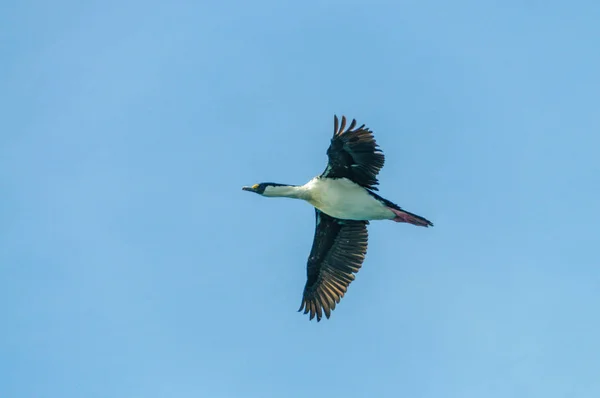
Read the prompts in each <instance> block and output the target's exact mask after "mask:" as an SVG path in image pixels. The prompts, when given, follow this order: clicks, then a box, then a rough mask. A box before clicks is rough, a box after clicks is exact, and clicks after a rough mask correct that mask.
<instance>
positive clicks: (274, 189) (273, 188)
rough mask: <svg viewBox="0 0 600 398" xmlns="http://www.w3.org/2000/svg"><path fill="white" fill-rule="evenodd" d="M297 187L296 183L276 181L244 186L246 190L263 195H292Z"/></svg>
mask: <svg viewBox="0 0 600 398" xmlns="http://www.w3.org/2000/svg"><path fill="white" fill-rule="evenodd" d="M295 188H296V186H294V185H286V184H276V183H274V182H261V183H260V184H254V185H252V186H251V187H242V189H243V190H244V191H249V192H254V193H257V194H259V195H262V196H291V194H290V192H293V190H294V189H295ZM288 194H289V195H288Z"/></svg>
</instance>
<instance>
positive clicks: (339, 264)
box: [298, 209, 369, 321]
mask: <svg viewBox="0 0 600 398" xmlns="http://www.w3.org/2000/svg"><path fill="white" fill-rule="evenodd" d="M315 211H316V218H317V225H316V229H315V238H314V241H313V246H312V249H311V251H310V256H309V257H308V264H307V270H306V274H307V281H306V286H305V287H304V294H303V296H302V304H301V305H300V309H299V310H298V311H302V310H304V313H305V314H307V313H309V312H310V319H313V318H314V317H315V315H316V316H317V321H320V320H321V317H322V316H323V315H322V314H323V313H325V316H326V317H327V318H329V316H330V315H331V311H333V310H334V309H335V306H336V304H337V303H339V302H340V300H341V298H342V297H344V294H345V293H346V290H347V289H348V285H350V283H351V282H352V281H353V280H354V274H355V273H357V272H358V270H359V269H360V267H361V266H362V263H363V261H364V259H365V255H366V253H367V241H368V233H367V224H368V223H369V222H368V221H354V220H340V219H337V218H333V217H330V216H328V215H327V214H325V213H323V212H321V211H319V210H317V209H315Z"/></svg>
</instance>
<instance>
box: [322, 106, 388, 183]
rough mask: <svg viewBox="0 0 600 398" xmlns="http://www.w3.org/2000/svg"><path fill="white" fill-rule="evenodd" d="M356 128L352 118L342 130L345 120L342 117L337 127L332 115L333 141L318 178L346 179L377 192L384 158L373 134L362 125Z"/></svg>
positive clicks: (335, 117)
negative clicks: (348, 124)
mask: <svg viewBox="0 0 600 398" xmlns="http://www.w3.org/2000/svg"><path fill="white" fill-rule="evenodd" d="M355 126H356V120H354V119H352V123H350V126H349V127H348V129H347V130H345V131H344V128H345V127H346V117H345V116H342V124H341V125H340V126H339V128H338V118H337V116H334V129H333V138H332V139H331V144H330V145H329V149H327V156H328V157H329V164H328V165H327V168H326V169H325V171H324V172H323V174H321V177H331V178H343V177H345V178H348V179H349V180H351V181H354V182H355V183H357V184H359V185H361V186H363V187H365V188H367V189H372V190H377V188H376V187H375V185H377V184H378V183H379V182H378V181H377V174H378V173H379V170H381V168H382V167H383V163H384V161H385V157H384V156H383V152H381V150H380V149H379V146H378V145H377V143H376V142H375V138H374V137H373V132H372V131H370V130H369V129H368V128H366V127H365V125H364V124H363V125H362V126H360V127H358V128H356V129H354V127H355Z"/></svg>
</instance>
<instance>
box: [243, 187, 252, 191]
mask: <svg viewBox="0 0 600 398" xmlns="http://www.w3.org/2000/svg"><path fill="white" fill-rule="evenodd" d="M242 191H250V192H254V188H252V187H242Z"/></svg>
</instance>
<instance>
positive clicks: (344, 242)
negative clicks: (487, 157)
mask: <svg viewBox="0 0 600 398" xmlns="http://www.w3.org/2000/svg"><path fill="white" fill-rule="evenodd" d="M345 127H346V118H345V117H344V116H342V120H341V124H340V123H339V120H338V118H337V116H334V132H333V138H332V139H331V143H330V145H329V148H328V150H327V156H328V158H329V162H328V164H327V167H326V168H325V171H324V172H323V173H322V174H321V175H320V176H318V177H315V178H313V179H312V180H310V181H309V182H307V183H306V184H304V185H285V184H276V183H268V182H267V183H261V184H255V185H253V186H252V187H243V188H242V189H244V190H246V191H251V192H256V193H258V194H260V195H262V196H267V197H288V198H294V199H302V200H305V201H306V202H308V203H310V204H311V205H313V206H314V207H315V213H316V227H315V236H314V241H313V246H312V249H311V252H310V255H309V257H308V263H307V281H306V285H305V287H304V293H303V296H302V303H301V305H300V309H299V311H302V310H304V313H305V314H308V313H310V319H313V318H314V317H315V316H316V317H317V321H320V320H321V318H322V317H323V315H325V317H327V318H329V316H330V315H331V311H333V310H334V309H335V307H336V305H337V304H338V303H339V302H340V300H341V298H342V297H343V296H344V294H345V293H346V291H347V289H348V286H349V285H350V283H351V282H352V281H353V280H354V276H355V274H356V273H357V272H358V271H359V270H360V268H361V266H362V263H363V261H364V259H365V255H366V253H367V241H368V233H367V225H368V224H369V221H370V220H393V221H396V222H406V223H410V224H413V225H418V226H423V227H429V226H433V224H432V223H431V222H430V221H429V220H427V219H425V218H423V217H420V216H417V215H416V214H412V213H409V212H407V211H405V210H403V209H402V208H400V206H398V205H396V204H395V203H393V202H390V201H389V200H387V199H384V198H382V197H381V196H379V195H377V194H376V193H375V192H374V191H376V190H377V187H376V186H377V185H378V184H379V182H378V180H377V175H378V174H379V171H380V170H381V168H382V167H383V165H384V162H385V157H384V155H383V152H382V151H381V150H380V149H379V146H378V145H377V143H376V142H375V138H374V137H373V133H372V132H371V131H370V130H369V129H368V128H366V127H365V126H364V125H362V126H360V127H356V121H355V120H352V122H351V123H350V125H349V126H348V129H345Z"/></svg>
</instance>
